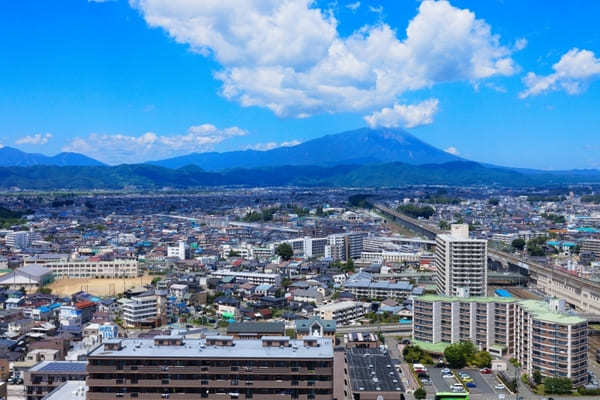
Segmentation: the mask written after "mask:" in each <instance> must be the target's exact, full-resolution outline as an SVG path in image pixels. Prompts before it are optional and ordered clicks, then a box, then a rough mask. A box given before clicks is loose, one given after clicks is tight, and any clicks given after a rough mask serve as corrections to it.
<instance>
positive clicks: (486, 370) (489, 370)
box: [479, 368, 492, 374]
mask: <svg viewBox="0 0 600 400" xmlns="http://www.w3.org/2000/svg"><path fill="white" fill-rule="evenodd" d="M479 372H481V373H482V374H491V373H492V370H491V369H489V368H482V369H480V370H479Z"/></svg>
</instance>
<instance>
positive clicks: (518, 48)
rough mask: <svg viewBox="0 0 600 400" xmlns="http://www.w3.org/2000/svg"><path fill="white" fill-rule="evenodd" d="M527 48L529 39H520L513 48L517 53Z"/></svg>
mask: <svg viewBox="0 0 600 400" xmlns="http://www.w3.org/2000/svg"><path fill="white" fill-rule="evenodd" d="M525 47H527V39H525V38H519V39H517V41H516V42H515V44H514V46H513V49H515V51H521V50H523V49H524V48H525Z"/></svg>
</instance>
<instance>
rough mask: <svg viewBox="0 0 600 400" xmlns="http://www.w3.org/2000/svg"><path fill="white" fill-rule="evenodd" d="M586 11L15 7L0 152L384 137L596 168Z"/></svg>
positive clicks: (152, 3) (412, 5)
mask: <svg viewBox="0 0 600 400" xmlns="http://www.w3.org/2000/svg"><path fill="white" fill-rule="evenodd" d="M598 7H599V6H598V5H595V4H592V3H587V2H575V3H569V4H568V5H567V4H554V5H553V6H552V7H547V8H540V7H533V6H530V7H527V6H526V5H523V4H522V3H518V2H515V1H505V2H486V3H481V2H473V1H451V2H445V1H438V2H433V1H424V2H416V1H415V2H413V1H406V2H401V3H398V4H396V2H387V1H380V2H364V1H363V2H358V1H357V2H354V1H346V2H341V1H340V2H335V3H329V2H325V1H318V2H312V1H306V0H290V1H286V2H245V3H244V4H243V5H240V4H237V5H236V4H235V2H219V3H214V4H213V3H212V2H203V3H202V4H196V3H195V2H193V1H179V2H164V1H160V0H144V1H141V0H140V1H130V2H126V1H124V0H116V1H84V0H77V1H76V0H68V1H64V2H61V3H60V4H58V5H57V4H52V5H50V4H47V3H45V2H42V1H31V2H13V3H10V5H7V6H4V11H5V12H4V13H3V14H2V15H3V16H2V17H1V18H2V24H1V25H2V27H1V28H0V29H2V34H3V36H4V37H5V38H6V39H7V40H5V41H4V43H3V45H2V49H3V53H4V55H5V57H6V59H7V60H9V62H6V63H3V64H2V67H1V68H2V72H3V74H2V75H3V78H1V79H2V86H3V91H2V95H0V104H1V105H2V111H3V112H2V119H3V124H2V128H3V132H2V133H1V134H0V144H1V145H3V146H11V147H17V148H19V149H22V150H24V151H27V152H40V153H44V154H55V153H58V152H60V151H75V152H79V153H82V154H86V155H88V156H91V157H94V158H97V159H99V160H100V161H103V162H107V163H110V164H118V163H122V162H143V161H148V160H156V159H161V158H168V157H172V156H177V155H183V154H188V153H190V152H193V151H198V152H203V151H212V150H214V151H230V150H240V149H242V150H243V149H250V148H253V149H270V148H274V147H277V146H289V145H294V144H297V143H300V142H304V141H307V140H310V139H314V138H316V137H320V136H323V135H325V134H332V133H337V132H341V131H344V130H349V129H354V128H357V127H360V126H397V127H400V128H405V129H407V130H408V131H409V132H410V133H412V134H414V135H415V136H417V137H419V138H420V139H421V140H423V141H425V142H427V143H430V144H432V145H434V146H436V147H438V148H440V149H444V150H446V151H448V152H451V153H454V154H458V155H460V156H462V157H464V158H467V159H471V160H474V161H481V162H489V163H494V164H498V165H507V166H514V167H532V168H541V169H571V168H598V167H599V166H600V164H599V163H598V161H597V160H596V158H595V152H596V150H597V147H598V146H599V145H600V144H599V143H597V139H596V138H597V134H596V132H595V129H596V126H598V122H599V121H598V116H597V113H595V112H594V110H595V108H597V106H598V101H599V96H598V90H597V83H596V82H595V79H596V78H597V77H598V76H600V61H599V60H598V57H597V54H598V51H599V50H598V39H599V38H598V33H597V32H595V31H594V29H593V26H594V25H593V24H594V20H593V16H594V15H597V11H598ZM246 18H247V19H246ZM247 20H251V21H252V24H251V25H248V24H246V23H245V21H247ZM292 21H293V23H292ZM24 22H26V23H24ZM250 27H251V29H249V28H250ZM482 132H483V133H482ZM565 148H568V149H569V151H568V152H565V151H564V149H565ZM531 149H536V151H531Z"/></svg>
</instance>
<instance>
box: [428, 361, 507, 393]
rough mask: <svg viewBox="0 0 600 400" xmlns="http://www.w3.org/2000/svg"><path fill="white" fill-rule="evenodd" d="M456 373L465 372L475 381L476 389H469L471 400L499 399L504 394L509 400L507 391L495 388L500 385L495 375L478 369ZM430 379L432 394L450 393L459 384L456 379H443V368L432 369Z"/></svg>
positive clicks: (457, 371) (456, 371)
mask: <svg viewBox="0 0 600 400" xmlns="http://www.w3.org/2000/svg"><path fill="white" fill-rule="evenodd" d="M453 372H455V373H457V374H458V373H460V372H464V373H467V374H469V376H470V377H471V378H472V379H473V383H474V384H475V385H476V387H472V388H468V390H469V393H470V394H471V398H473V399H476V400H477V399H486V400H488V399H497V398H499V396H498V395H501V394H504V395H505V396H506V398H509V394H510V392H508V391H507V390H506V389H502V390H497V389H495V388H494V387H495V386H496V385H497V384H498V383H499V381H498V379H497V378H496V375H495V374H493V373H492V374H482V373H480V372H479V370H478V369H470V368H468V369H462V370H454V371H453ZM429 377H430V378H431V386H430V388H431V389H430V390H429V391H431V392H450V391H451V386H452V385H453V384H455V383H459V381H458V379H457V378H456V377H452V378H443V377H442V369H441V368H430V369H429Z"/></svg>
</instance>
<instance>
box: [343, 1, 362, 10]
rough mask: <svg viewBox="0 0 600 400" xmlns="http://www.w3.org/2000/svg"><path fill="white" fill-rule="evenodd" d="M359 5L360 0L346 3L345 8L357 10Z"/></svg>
mask: <svg viewBox="0 0 600 400" xmlns="http://www.w3.org/2000/svg"><path fill="white" fill-rule="evenodd" d="M359 7H360V1H357V2H354V3H348V4H346V8H348V9H350V10H352V11H356V10H358V8H359Z"/></svg>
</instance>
